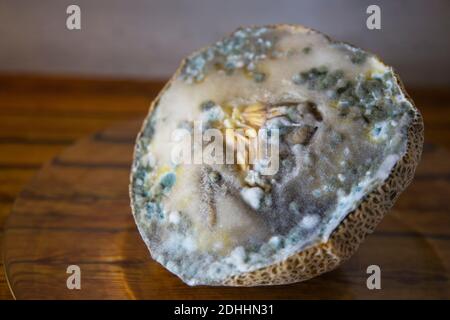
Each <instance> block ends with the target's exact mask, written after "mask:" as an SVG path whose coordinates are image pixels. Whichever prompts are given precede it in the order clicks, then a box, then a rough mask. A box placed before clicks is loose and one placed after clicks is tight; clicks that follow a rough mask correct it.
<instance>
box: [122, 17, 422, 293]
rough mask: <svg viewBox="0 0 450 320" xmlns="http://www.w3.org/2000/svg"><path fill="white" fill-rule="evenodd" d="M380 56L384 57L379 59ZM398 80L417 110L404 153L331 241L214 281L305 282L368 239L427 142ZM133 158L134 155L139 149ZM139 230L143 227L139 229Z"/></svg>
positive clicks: (247, 283) (229, 283)
mask: <svg viewBox="0 0 450 320" xmlns="http://www.w3.org/2000/svg"><path fill="white" fill-rule="evenodd" d="M267 27H270V28H276V29H295V30H296V31H297V32H316V33H320V34H322V33H321V32H318V31H316V30H313V29H310V28H307V27H304V26H302V25H288V24H279V25H268V26H267ZM322 35H323V36H325V37H326V38H327V39H328V40H329V41H331V42H334V43H337V42H336V41H334V40H332V39H330V38H329V37H328V36H327V35H324V34H322ZM352 47H354V46H352ZM199 51H201V49H200V50H198V51H196V52H194V53H193V54H192V55H195V54H196V53H197V52H199ZM377 58H378V57H377ZM186 60H187V59H184V60H183V61H182V63H181V65H180V66H179V68H178V69H177V71H176V72H175V74H174V75H173V76H172V78H171V79H170V80H169V82H168V83H167V84H166V85H165V86H164V88H163V89H162V90H161V92H160V93H159V94H158V96H157V97H156V98H155V100H154V101H153V102H152V103H151V105H150V108H149V112H148V115H147V117H146V120H145V121H144V123H143V125H142V128H141V130H140V132H139V134H138V136H137V139H136V143H137V142H138V141H139V139H140V137H141V135H142V132H143V130H144V129H145V127H146V125H147V121H148V119H149V117H150V115H151V113H152V112H153V110H154V108H155V107H156V106H157V104H158V102H159V100H160V98H161V97H162V95H163V94H164V92H165V91H166V90H167V89H168V88H169V87H170V85H171V83H172V81H174V80H175V79H177V78H178V76H179V74H180V72H181V70H182V68H183V66H184V65H185V63H186ZM378 60H380V61H381V59H379V58H378ZM396 80H397V83H398V85H399V86H400V88H401V90H402V93H403V94H404V95H405V97H406V98H407V99H408V101H409V102H410V103H411V105H412V107H413V110H412V111H413V112H414V114H413V116H412V120H411V123H410V125H409V127H408V131H407V148H406V152H405V154H404V155H403V157H402V158H401V159H400V160H399V161H397V163H396V164H395V166H394V167H393V169H392V171H391V173H390V174H389V176H388V177H387V178H386V180H385V181H384V183H382V184H380V185H379V186H378V187H377V188H376V189H374V190H372V192H370V193H369V194H367V195H366V196H365V197H364V198H363V200H362V201H360V203H359V205H358V207H357V208H356V209H355V210H353V211H352V212H350V213H348V214H347V216H346V217H345V218H344V219H343V220H342V222H341V223H340V224H339V226H338V227H337V228H336V229H335V230H334V231H333V233H332V234H331V235H330V238H329V239H328V241H327V242H322V243H318V244H316V245H314V246H311V247H309V248H307V249H305V250H303V251H301V252H298V253H295V254H293V255H291V256H289V257H288V258H286V259H285V260H283V261H280V262H278V263H275V264H272V265H270V266H267V267H264V268H260V269H257V270H254V271H251V272H246V273H241V274H238V275H235V276H232V277H229V278H227V279H225V280H224V281H223V282H222V283H217V284H214V285H224V286H244V287H250V286H263V285H283V284H290V283H295V282H301V281H305V280H308V279H311V278H314V277H316V276H318V275H321V274H323V273H326V272H329V271H332V270H334V269H336V268H337V267H338V266H339V265H341V264H342V263H343V262H344V261H346V260H347V259H349V258H350V257H351V256H352V255H353V254H354V253H355V252H356V251H357V250H358V248H359V245H360V244H361V243H362V242H363V241H364V239H365V238H366V236H367V235H368V234H370V233H372V232H373V231H374V230H375V228H376V226H377V225H378V224H379V223H380V222H381V220H382V219H383V217H384V215H385V214H386V213H387V212H389V210H390V209H391V208H392V206H393V205H394V203H395V202H396V200H397V198H398V196H399V195H400V193H401V192H402V191H403V190H404V189H405V188H406V187H407V186H408V185H409V184H410V183H411V181H412V179H413V177H414V173H415V170H416V167H417V165H418V163H419V162H420V158H421V155H422V149H423V141H424V125H423V119H422V116H421V114H420V111H419V110H418V109H417V108H416V107H415V105H414V103H413V101H412V99H411V98H410V97H409V95H408V94H407V92H406V90H405V89H404V86H403V83H402V82H401V80H400V78H399V77H398V76H397V75H396ZM133 158H134V159H135V158H136V149H135V154H134V157H133ZM132 181H133V173H131V175H130V182H131V183H130V188H129V191H130V199H131V209H132V213H133V216H134V218H135V221H136V223H137V224H138V223H139V221H138V220H137V219H136V214H135V208H134V203H133V196H132V192H133V190H132ZM138 229H139V231H140V228H138ZM141 236H142V238H143V239H144V240H145V235H144V234H141Z"/></svg>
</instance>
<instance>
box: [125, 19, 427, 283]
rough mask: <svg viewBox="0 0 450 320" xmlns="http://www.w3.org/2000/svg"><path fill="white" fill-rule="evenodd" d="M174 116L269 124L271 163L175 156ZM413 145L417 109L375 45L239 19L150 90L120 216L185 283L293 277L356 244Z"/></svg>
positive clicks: (408, 168) (327, 264) (412, 159)
mask: <svg viewBox="0 0 450 320" xmlns="http://www.w3.org/2000/svg"><path fill="white" fill-rule="evenodd" d="M180 128H183V129H185V130H187V131H188V132H192V133H193V132H194V131H196V132H200V133H202V132H203V133H204V132H205V131H206V130H208V129H217V131H218V132H221V133H224V135H225V136H226V132H227V131H226V130H227V129H232V130H233V129H236V130H240V129H241V130H242V129H248V128H252V129H255V130H260V129H263V130H267V131H270V130H274V132H275V131H276V132H277V133H278V135H279V140H278V141H279V143H278V148H279V150H278V158H277V159H278V160H279V161H278V168H277V170H276V172H274V173H273V174H265V173H266V172H264V170H263V169H264V168H265V166H267V165H268V164H267V162H264V161H263V160H264V159H259V160H257V161H256V162H255V163H247V162H245V161H244V163H233V164H211V163H210V164H207V163H198V164H194V163H193V164H188V163H181V164H180V163H174V159H173V157H172V150H173V148H174V140H173V139H174V132H177V129H180ZM237 139H242V140H243V141H244V142H245V143H248V137H246V136H245V135H244V136H238V137H237ZM246 139H247V140H246ZM268 141H269V140H268ZM209 142H211V141H209ZM211 143H212V142H211ZM268 143H269V144H270V143H271V142H270V141H269V142H268ZM422 143H423V124H422V120H421V116H420V113H419V112H418V110H417V109H416V108H415V107H414V106H413V104H412V102H411V100H410V99H409V98H408V97H407V95H406V93H405V91H404V90H403V88H402V86H401V84H400V83H399V80H398V79H397V77H396V75H395V74H394V72H393V70H392V68H390V67H388V66H386V65H385V64H383V63H382V62H381V61H380V60H379V59H378V58H377V57H375V56H374V55H372V54H370V53H367V52H365V51H363V50H361V49H358V48H355V47H353V46H350V45H348V44H343V43H338V42H334V41H332V40H330V39H329V38H327V37H326V36H324V35H323V34H321V33H319V32H316V31H312V30H310V29H306V28H304V27H301V26H292V25H277V26H267V27H249V28H240V29H238V30H237V31H235V32H234V33H233V34H231V35H230V36H228V37H226V38H224V39H223V40H221V41H219V42H217V43H215V44H213V45H211V46H208V47H206V48H204V49H202V50H200V51H198V52H196V53H194V54H193V55H191V56H190V57H188V58H187V59H185V60H184V61H183V63H182V65H181V67H180V68H179V70H178V71H177V72H176V73H175V75H174V76H173V77H172V79H171V80H170V82H169V83H168V84H167V85H166V87H165V88H164V89H163V91H162V92H161V93H160V95H159V96H158V97H157V99H156V100H155V101H154V102H153V104H152V106H151V108H150V113H149V115H148V117H147V119H146V121H145V122H144V125H143V128H142V130H141V132H140V134H139V136H138V139H137V142H136V147H135V157H134V162H133V167H132V174H131V187H130V192H131V200H132V209H133V214H134V217H135V220H136V223H137V226H138V229H139V231H140V233H141V236H142V237H143V239H144V241H145V243H146V244H147V246H148V248H149V250H150V252H151V255H152V257H153V258H154V259H155V260H156V261H158V262H159V263H161V264H162V265H163V266H164V267H166V268H167V269H168V270H170V271H171V272H173V273H174V274H176V275H177V276H178V277H180V278H181V279H182V280H183V281H184V282H186V283H187V284H189V285H234V286H238V285H245V286H252V285H268V284H284V283H292V282H297V281H302V280H306V279H309V278H311V277H314V276H316V275H319V274H321V273H323V272H326V271H329V270H331V269H333V268H335V267H337V266H338V265H339V264H340V263H341V262H342V261H344V260H345V259H347V258H348V257H349V256H350V255H351V254H352V253H353V252H354V251H355V250H356V249H357V247H358V245H359V243H360V242H361V241H362V240H363V239H364V237H365V235H366V234H367V233H368V232H371V231H372V230H373V229H374V228H375V226H376V225H377V224H378V222H379V221H380V219H381V218H382V216H383V215H384V214H385V213H386V212H387V211H388V210H389V209H390V207H391V206H392V205H393V203H394V201H395V199H396V198H397V196H398V194H399V193H400V192H401V191H402V190H403V189H404V188H405V187H406V186H407V184H408V183H409V182H410V181H411V179H412V177H413V174H414V170H415V167H416V165H417V163H418V161H419V158H420V154H421V150H422ZM207 145H208V141H206V142H203V144H202V147H203V149H202V148H200V149H195V147H193V148H194V149H193V150H194V151H195V150H196V151H195V152H197V156H198V153H199V152H204V150H205V147H207ZM247 145H248V144H247ZM224 148H225V150H228V151H229V150H231V151H232V154H233V155H234V156H235V157H236V159H237V158H239V157H240V156H241V157H244V156H245V154H244V155H243V154H242V150H236V149H235V148H236V146H235V145H232V144H229V143H227V142H226V141H225V140H224ZM233 148H234V149H233ZM198 150H200V151H198ZM244 151H245V150H244Z"/></svg>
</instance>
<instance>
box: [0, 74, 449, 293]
mask: <svg viewBox="0 0 450 320" xmlns="http://www.w3.org/2000/svg"><path fill="white" fill-rule="evenodd" d="M163 83H164V82H163V81H135V80H111V79H99V78H97V79H95V78H79V77H64V76H42V75H13V74H3V75H2V74H0V241H1V240H2V237H3V234H4V232H3V226H4V221H5V220H6V218H7V216H8V215H9V213H10V210H11V208H12V206H13V203H14V201H15V199H16V197H17V196H18V194H19V192H20V191H21V190H22V188H23V187H24V186H25V185H26V183H27V182H28V181H29V179H30V178H31V177H33V176H34V175H35V174H36V172H38V171H39V169H40V167H41V166H42V164H43V163H45V162H46V161H48V160H50V159H51V158H52V157H53V156H55V155H56V154H58V153H60V152H61V151H62V150H64V149H65V148H67V147H68V146H70V145H72V144H73V143H75V142H76V141H77V139H79V138H80V137H83V136H85V135H87V134H90V133H93V132H95V131H97V130H99V129H102V128H106V127H108V126H110V125H111V124H113V123H115V122H117V121H121V120H124V119H128V118H136V117H143V116H144V115H145V113H146V111H147V108H148V105H149V103H150V101H151V100H152V99H153V97H154V96H155V95H156V93H157V92H158V91H159V90H160V88H161V87H162V85H163ZM408 92H409V93H410V94H411V96H412V97H413V99H414V101H415V102H416V105H417V106H418V107H419V108H420V110H421V112H422V113H423V116H424V121H425V139H426V141H427V142H428V143H433V144H434V145H440V146H443V147H444V148H446V149H449V148H450V114H449V113H450V90H449V89H448V88H425V89H423V88H417V89H414V88H413V89H409V88H408ZM427 148H428V149H427V150H426V152H425V157H424V161H423V162H422V164H421V166H420V168H419V175H418V176H417V177H416V179H415V182H414V184H413V185H412V186H411V187H410V188H409V189H408V191H407V193H405V194H404V195H402V197H401V199H400V201H399V202H398V203H397V205H396V207H395V210H394V211H393V212H392V214H391V215H390V217H387V218H386V219H385V220H388V219H390V220H393V221H394V222H393V223H389V221H387V222H386V221H384V222H383V225H382V227H383V226H385V227H386V228H387V229H386V231H392V232H394V233H392V234H389V237H391V238H395V237H400V236H399V233H398V231H396V229H395V228H393V227H395V226H396V225H398V224H399V223H400V222H399V221H398V219H400V221H401V224H400V225H404V224H406V225H407V227H405V228H406V231H405V232H406V234H408V235H410V234H413V233H411V229H412V230H414V231H417V232H419V233H424V234H426V235H427V237H426V238H425V239H426V243H427V244H429V243H431V244H430V247H431V248H433V250H435V252H436V255H438V256H439V259H442V260H443V261H448V260H449V257H448V255H449V253H448V252H449V250H448V246H445V243H448V240H445V239H446V237H447V234H448V225H449V224H448V214H449V209H448V208H449V199H448V198H449V189H448V183H449V179H450V177H449V174H448V164H447V161H446V159H448V152H447V150H445V149H443V148H437V147H432V146H430V145H429V144H428V145H427ZM445 172H447V173H446V174H445ZM88 200H89V199H86V198H85V199H84V200H83V201H88ZM35 201H37V203H40V202H42V201H40V202H39V200H35ZM49 201H52V200H49ZM61 201H62V200H60V202H56V201H55V205H57V208H63V207H64V202H61ZM89 201H93V200H92V199H90V200H89ZM111 206H112V207H115V206H117V203H114V204H112V203H103V206H102V208H109V207H111ZM122 206H123V207H124V208H125V207H127V204H125V203H122ZM86 207H87V206H85V205H83V202H81V203H80V204H79V206H78V207H74V208H73V211H74V212H72V213H71V216H73V217H72V218H71V219H72V223H74V222H75V221H76V219H78V218H77V215H79V214H83V212H84V214H86V215H87V214H89V211H83V210H88V209H86ZM30 209H33V207H32V205H31V203H30ZM28 212H32V210H29V211H28ZM406 212H407V214H406ZM26 214H27V213H24V214H23V216H22V218H21V219H23V220H24V221H27V216H26ZM47 214H53V215H57V214H58V211H54V212H53V213H51V212H50V213H49V212H47ZM405 215H406V217H407V218H405V219H403V217H404V216H405ZM65 218H67V219H69V218H68V217H67V216H65ZM396 219H397V220H396ZM91 220H92V223H94V226H95V224H97V225H98V227H100V226H101V223H102V221H101V220H98V219H97V220H96V219H91ZM68 221H69V222H70V221H71V220H68ZM115 221H116V224H117V226H118V223H119V222H120V220H117V219H116V220H115ZM436 221H438V222H436ZM408 228H409V229H408ZM391 229H392V230H391ZM380 230H381V229H379V231H378V232H377V233H376V234H375V235H374V237H377V234H378V233H379V232H381V231H382V230H381V231H380ZM408 230H409V231H408ZM378 237H381V236H378ZM370 241H375V240H371V238H369V240H368V242H366V244H365V245H364V246H368V245H369V243H370ZM138 243H140V242H138ZM364 246H363V248H364ZM435 247H437V248H438V249H434V248H435ZM442 248H444V249H442ZM445 248H446V249H445ZM1 254H2V246H0V255H1ZM357 257H358V256H357ZM357 257H355V258H354V259H355V261H356V259H357ZM445 259H447V260H445ZM352 261H353V260H352ZM352 261H350V262H349V263H353V264H354V263H355V262H352ZM111 265H112V264H111ZM446 267H447V265H446ZM100 268H101V267H100ZM336 272H338V274H339V271H336ZM118 274H119V273H118ZM65 276H66V274H65V273H64V272H63V274H62V275H60V277H61V278H64V277H65ZM327 277H329V275H326V276H324V278H325V279H327ZM135 279H139V276H138V275H135ZM117 281H119V280H117ZM147 281H148V280H147ZM19 282H20V280H19ZM320 285H323V287H324V288H326V287H327V284H326V283H325V282H323V283H322V284H321V283H318V284H317V283H316V284H314V286H313V284H308V285H306V284H305V286H304V288H305V290H306V289H308V288H317V287H318V286H319V287H320ZM183 288H184V287H183ZM98 290H100V289H98ZM361 290H365V289H364V287H361ZM225 291H226V290H225ZM72 294H74V293H72ZM322 295H323V296H326V295H325V294H322ZM330 295H331V294H330ZM129 296H132V295H131V294H130V295H129ZM137 296H139V295H137ZM342 296H343V297H345V295H344V294H343V295H342ZM244 297H245V296H244ZM8 298H12V296H11V294H10V292H9V289H8V286H7V283H6V279H5V276H4V273H3V266H2V262H1V261H0V299H8Z"/></svg>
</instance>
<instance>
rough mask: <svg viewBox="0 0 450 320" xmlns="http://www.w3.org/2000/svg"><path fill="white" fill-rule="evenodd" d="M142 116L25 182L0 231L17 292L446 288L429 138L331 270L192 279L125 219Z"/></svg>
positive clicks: (442, 157) (440, 167) (446, 292)
mask: <svg viewBox="0 0 450 320" xmlns="http://www.w3.org/2000/svg"><path fill="white" fill-rule="evenodd" d="M140 123H141V119H139V120H136V121H130V122H126V123H123V124H121V125H118V126H115V127H113V128H112V129H109V130H106V131H102V132H100V133H98V134H95V135H93V136H91V137H89V138H87V139H83V140H81V141H79V142H77V143H76V144H74V145H73V146H71V147H68V148H67V149H66V150H65V151H64V152H63V153H61V154H60V155H58V156H57V157H55V158H54V159H53V160H52V161H50V162H49V163H48V164H46V165H45V166H44V167H43V168H42V170H40V171H39V173H38V175H37V176H36V177H35V178H34V179H33V180H32V181H31V182H30V183H29V184H28V185H27V187H26V188H25V189H24V190H23V192H22V193H21V195H20V196H19V198H18V199H17V202H16V205H15V207H14V210H13V213H12V214H11V216H10V218H9V220H8V223H7V226H6V229H5V240H4V259H5V267H6V272H7V276H8V278H9V281H10V284H11V287H12V289H13V291H14V294H15V296H16V297H17V298H20V299H50V298H55V299H61V298H63V299H72V298H74V299H110V298H112V299H133V298H139V299H142V298H145V299H155V298H159V299H171V298H178V299H196V298H203V299H218V298H221V299H222V298H223V299H230V298H233V299H241V298H262V299H272V298H273V299H278V298H284V299H292V298H295V299H297V298H301V299H308V298H340V299H341V298H357V299H360V298H368V299H371V298H375V299H376V298H450V286H449V285H450V280H449V270H450V216H449V214H448V206H449V200H448V197H447V196H446V195H448V191H449V190H450V185H449V182H450V180H449V175H450V165H449V163H448V162H447V160H446V159H448V157H449V156H450V153H449V152H447V151H445V150H443V149H441V148H437V147H434V146H432V145H427V147H426V148H425V153H424V157H423V162H422V164H421V165H420V167H419V170H418V173H417V179H416V181H415V182H414V184H413V185H412V186H411V187H410V188H409V189H408V191H407V192H406V193H405V194H404V195H402V196H401V199H400V201H399V203H398V205H397V206H396V208H395V210H394V211H393V212H392V213H391V214H389V215H388V216H387V217H386V219H385V220H384V221H383V223H382V224H381V225H380V227H379V228H378V229H377V231H376V232H375V233H374V234H373V235H372V236H370V237H369V239H368V240H367V241H366V242H365V243H364V244H363V245H362V247H361V249H360V250H359V251H358V253H357V254H356V256H354V257H353V258H352V259H351V260H350V261H349V262H347V263H346V264H345V265H343V266H342V267H341V268H339V269H338V270H336V271H334V272H331V273H329V274H326V275H324V276H322V277H319V278H316V279H313V280H311V281H308V282H305V283H300V284H295V285H289V286H281V287H261V288H209V287H195V288H191V287H188V286H186V285H185V284H183V283H182V282H181V281H180V280H179V279H178V278H177V277H176V276H174V275H172V274H170V273H169V272H168V271H166V270H165V269H164V268H163V267H161V266H160V265H159V264H157V263H156V262H154V261H153V260H151V259H150V257H149V254H148V251H147V249H146V248H145V245H144V243H143V241H142V240H141V239H140V237H139V234H138V232H137V229H136V227H135V225H134V221H133V219H132V215H131V212H130V208H129V199H128V188H127V187H128V174H129V168H130V163H131V159H132V148H133V142H134V137H135V135H136V133H137V131H138V128H139V126H140ZM441 189H444V190H445V193H440V190H441ZM419 194H420V195H419ZM421 199H431V201H429V202H428V201H423V200H421ZM433 199H434V200H433ZM70 264H76V265H79V266H80V267H81V270H82V290H80V291H76V290H75V291H71V290H68V289H67V288H66V277H67V274H66V273H65V270H66V268H67V266H68V265H70ZM371 264H377V265H379V266H380V267H381V269H382V290H380V291H370V290H368V289H367V288H366V278H367V275H366V268H367V266H368V265H371Z"/></svg>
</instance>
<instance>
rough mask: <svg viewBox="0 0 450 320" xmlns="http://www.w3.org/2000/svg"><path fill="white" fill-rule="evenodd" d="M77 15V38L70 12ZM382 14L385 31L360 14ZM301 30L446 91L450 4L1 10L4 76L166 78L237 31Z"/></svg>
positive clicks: (91, 5) (195, 3)
mask: <svg viewBox="0 0 450 320" xmlns="http://www.w3.org/2000/svg"><path fill="white" fill-rule="evenodd" d="M69 4H78V5H79V6H80V7H81V25H82V29H81V30H79V31H69V30H67V29H66V18H67V14H66V8H67V6H68V5H69ZM370 4H378V5H379V6H380V7H381V16H382V18H381V23H382V29H381V30H374V31H371V30H368V29H367V28H366V18H367V14H366V8H367V6H368V5H370ZM282 22H285V23H300V24H304V25H306V26H310V27H312V28H315V29H317V30H320V31H323V32H325V33H327V34H329V35H331V36H332V37H334V38H336V39H339V40H344V41H347V42H350V43H352V44H354V45H356V46H359V47H362V48H365V49H367V50H369V51H372V52H374V53H376V54H379V55H380V56H381V57H382V59H383V60H385V62H387V63H389V64H392V65H393V66H394V67H395V68H396V69H397V70H398V71H399V73H400V74H401V76H402V78H403V79H404V80H405V82H406V83H407V84H409V85H450V76H449V73H448V72H449V71H450V59H449V58H448V57H449V56H450V40H449V38H450V36H449V32H450V1H448V0H430V1H425V0H422V1H421V0H408V1H406V0H403V1H401V0H397V1H394V0H386V1H365V0H348V1H343V0H342V1H330V0H328V1H324V0H310V1H306V0H305V1H302V0H278V1H277V0H218V1H216V0H184V1H182V0H159V1H157V0H153V1H151V0H147V1H144V0H133V1H126V0H71V1H66V0H40V1H33V0H31V1H24V0H0V39H1V40H0V41H1V45H0V72H1V71H8V72H16V71H18V72H38V73H75V74H84V75H106V76H115V77H145V78H161V77H167V76H169V75H170V74H171V73H172V72H173V71H174V70H175V69H176V67H177V65H178V64H179V61H180V59H181V58H182V57H183V56H185V55H186V54H188V53H190V52H191V51H193V50H195V49H196V48H198V47H201V46H204V45H205V44H208V43H210V42H213V41H215V40H218V39H220V38H221V37H222V36H223V35H224V34H226V33H229V32H230V31H232V30H234V29H235V28H236V27H238V26H240V25H249V24H267V23H282Z"/></svg>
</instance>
